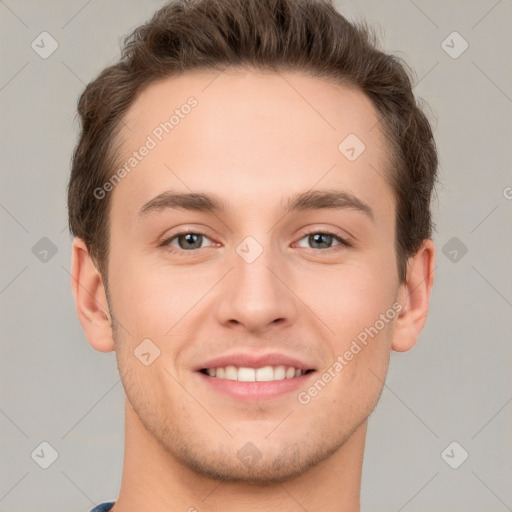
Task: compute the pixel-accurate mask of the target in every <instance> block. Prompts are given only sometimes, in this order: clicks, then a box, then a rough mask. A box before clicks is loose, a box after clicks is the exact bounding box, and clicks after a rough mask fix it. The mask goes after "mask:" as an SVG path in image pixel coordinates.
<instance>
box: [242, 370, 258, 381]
mask: <svg viewBox="0 0 512 512" xmlns="http://www.w3.org/2000/svg"><path fill="white" fill-rule="evenodd" d="M238 380H239V381H241V382H254V381H255V380H256V370H255V369H254V368H238Z"/></svg>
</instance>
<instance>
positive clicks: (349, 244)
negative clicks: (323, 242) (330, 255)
mask: <svg viewBox="0 0 512 512" xmlns="http://www.w3.org/2000/svg"><path fill="white" fill-rule="evenodd" d="M318 233H320V234H322V235H328V236H332V237H333V238H335V239H336V240H337V241H338V242H339V245H335V246H333V247H328V248H327V249H314V248H312V247H303V249H310V250H312V251H315V252H318V251H320V252H328V251H330V250H335V249H336V247H340V246H342V247H353V244H352V242H351V241H350V240H349V239H348V238H347V237H345V236H343V235H340V234H339V233H336V232H335V231H333V230H331V229H321V228H320V229H318V228H316V229H311V230H310V231H307V232H306V233H303V234H302V235H301V237H300V238H299V239H298V241H300V240H302V239H303V238H306V237H307V236H310V235H315V234H318Z"/></svg>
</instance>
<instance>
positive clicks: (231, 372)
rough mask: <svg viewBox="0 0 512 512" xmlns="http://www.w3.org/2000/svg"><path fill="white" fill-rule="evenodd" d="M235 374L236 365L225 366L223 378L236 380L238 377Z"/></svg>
mask: <svg viewBox="0 0 512 512" xmlns="http://www.w3.org/2000/svg"><path fill="white" fill-rule="evenodd" d="M237 374H238V372H237V369H236V366H226V374H225V375H224V378H225V379H229V380H237V379H238V376H237Z"/></svg>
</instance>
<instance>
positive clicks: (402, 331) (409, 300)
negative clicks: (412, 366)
mask: <svg viewBox="0 0 512 512" xmlns="http://www.w3.org/2000/svg"><path fill="white" fill-rule="evenodd" d="M434 254H435V249H434V243H433V242H432V240H425V241H424V242H423V244H422V245H421V247H420V249H419V250H418V251H417V252H416V254H415V255H413V256H411V258H409V261H408V264H407V280H406V282H405V283H403V284H402V285H401V286H400V291H399V294H398V302H399V303H400V304H401V305H402V310H401V312H400V314H399V315H398V317H397V318H396V319H395V325H394V328H393V343H392V345H391V347H392V349H393V350H395V351H397V352H405V351H407V350H410V349H411V348H412V347H413V346H414V345H415V343H416V341H417V339H418V336H419V334H420V332H421V330H422V329H423V327H424V326H425V322H426V320H427V314H428V306H429V300H430V294H431V290H432V285H433V283H434Z"/></svg>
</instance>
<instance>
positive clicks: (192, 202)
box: [137, 189, 374, 220]
mask: <svg viewBox="0 0 512 512" xmlns="http://www.w3.org/2000/svg"><path fill="white" fill-rule="evenodd" d="M324 208H327V209H353V210H357V211H360V212H362V213H364V214H365V215H367V216H368V217H369V218H370V219H371V220H373V219H374V215H373V211H372V209H371V208H370V206H369V205H368V204H366V203H365V202H363V201H362V200H360V199H358V198H357V197H356V196H355V195H353V194H350V193H348V192H344V191H342V190H331V189H328V190H309V191H307V192H302V193H299V194H295V195H293V196H291V197H290V198H289V199H288V200H287V201H286V203H285V204H284V212H285V213H286V214H289V213H293V212H297V211H309V210H321V209H324ZM169 209H183V210H189V211H195V212H208V213H223V212H226V211H227V210H228V206H227V203H226V202H225V201H224V200H223V199H221V198H220V197H218V196H216V195H214V194H203V193H193V192H191V193H176V192H172V191H166V192H162V193H161V194H159V195H158V196H156V197H154V198H153V199H150V200H149V201H148V202H147V203H145V204H144V205H143V206H142V207H141V208H140V210H139V212H138V213H137V217H138V218H140V217H144V216H146V215H148V214H149V213H151V212H158V211H162V210H169Z"/></svg>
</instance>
